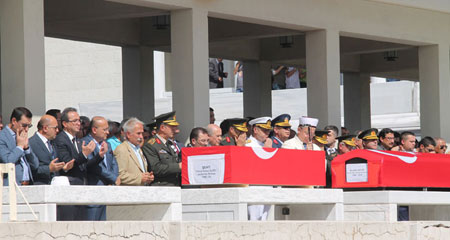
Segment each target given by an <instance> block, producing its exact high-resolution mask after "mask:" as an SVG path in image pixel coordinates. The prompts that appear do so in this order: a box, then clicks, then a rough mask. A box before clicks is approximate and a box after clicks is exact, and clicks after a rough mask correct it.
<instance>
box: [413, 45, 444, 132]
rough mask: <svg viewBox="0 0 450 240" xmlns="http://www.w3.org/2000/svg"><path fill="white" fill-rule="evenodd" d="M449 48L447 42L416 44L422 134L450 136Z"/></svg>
mask: <svg viewBox="0 0 450 240" xmlns="http://www.w3.org/2000/svg"><path fill="white" fill-rule="evenodd" d="M449 55H450V50H449V45H448V43H446V44H438V45H432V46H423V47H419V80H420V129H421V135H422V136H433V137H442V138H444V139H446V140H447V141H449V140H450V124H448V120H449V119H450V111H449V110H448V108H449V106H450V97H449V93H450V60H449Z"/></svg>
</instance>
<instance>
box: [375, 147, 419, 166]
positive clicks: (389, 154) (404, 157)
mask: <svg viewBox="0 0 450 240" xmlns="http://www.w3.org/2000/svg"><path fill="white" fill-rule="evenodd" d="M370 151H372V152H376V153H379V154H384V155H388V156H391V157H396V158H398V159H400V160H402V161H403V162H405V163H414V162H415V161H416V160H417V156H413V157H406V156H401V155H396V154H392V153H387V152H382V151H378V150H370ZM405 153H406V152H405ZM408 154H411V155H414V153H408Z"/></svg>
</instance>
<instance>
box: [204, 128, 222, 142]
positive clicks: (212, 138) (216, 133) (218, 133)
mask: <svg viewBox="0 0 450 240" xmlns="http://www.w3.org/2000/svg"><path fill="white" fill-rule="evenodd" d="M206 131H207V132H208V137H209V138H208V142H209V145H211V146H219V144H220V141H221V140H222V129H221V128H220V127H219V126H217V125H216V124H209V125H208V126H207V127H206Z"/></svg>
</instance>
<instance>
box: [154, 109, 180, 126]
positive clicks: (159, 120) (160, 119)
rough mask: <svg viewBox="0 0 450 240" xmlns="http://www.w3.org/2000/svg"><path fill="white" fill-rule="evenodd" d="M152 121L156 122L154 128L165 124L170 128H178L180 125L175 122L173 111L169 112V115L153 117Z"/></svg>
mask: <svg viewBox="0 0 450 240" xmlns="http://www.w3.org/2000/svg"><path fill="white" fill-rule="evenodd" d="M153 119H155V120H156V126H158V127H159V126H161V124H163V123H164V124H167V125H170V126H178V125H180V124H179V123H178V122H177V118H176V116H175V111H173V112H169V113H163V114H161V115H159V116H156V117H154V118H153Z"/></svg>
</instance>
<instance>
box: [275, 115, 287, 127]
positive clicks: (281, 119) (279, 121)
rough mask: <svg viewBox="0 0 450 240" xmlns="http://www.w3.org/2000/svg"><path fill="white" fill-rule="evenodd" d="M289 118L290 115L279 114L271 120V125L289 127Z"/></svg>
mask: <svg viewBox="0 0 450 240" xmlns="http://www.w3.org/2000/svg"><path fill="white" fill-rule="evenodd" d="M289 120H291V115H289V114H281V115H280V116H278V117H276V118H274V119H273V120H272V127H291V124H290V123H289Z"/></svg>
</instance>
